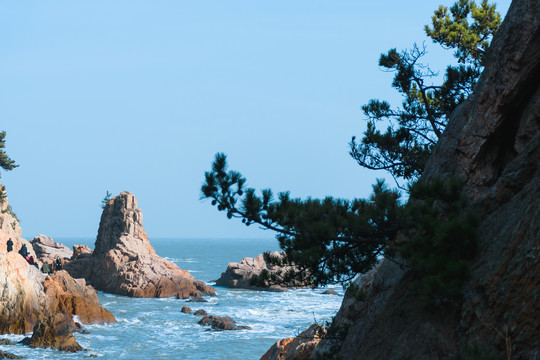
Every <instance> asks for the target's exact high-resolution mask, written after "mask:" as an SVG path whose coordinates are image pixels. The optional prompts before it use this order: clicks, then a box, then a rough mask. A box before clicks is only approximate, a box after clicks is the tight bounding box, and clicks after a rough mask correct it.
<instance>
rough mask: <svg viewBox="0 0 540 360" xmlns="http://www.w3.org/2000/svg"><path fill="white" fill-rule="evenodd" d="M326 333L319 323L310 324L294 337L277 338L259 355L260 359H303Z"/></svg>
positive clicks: (307, 357)
mask: <svg viewBox="0 0 540 360" xmlns="http://www.w3.org/2000/svg"><path fill="white" fill-rule="evenodd" d="M325 335H326V330H325V329H324V328H323V327H322V326H321V325H319V324H313V325H311V326H310V327H309V328H308V329H307V330H304V331H303V332H301V333H300V334H299V335H298V336H297V337H295V338H287V339H283V340H279V341H278V342H276V343H275V344H274V345H272V347H271V348H270V349H269V350H268V351H267V352H266V354H264V355H263V356H262V357H261V360H305V359H309V358H310V356H311V354H312V352H313V349H315V347H316V346H317V344H318V343H319V341H321V339H322V338H324V337H325Z"/></svg>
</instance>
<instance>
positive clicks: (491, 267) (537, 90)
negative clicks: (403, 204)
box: [276, 0, 540, 359]
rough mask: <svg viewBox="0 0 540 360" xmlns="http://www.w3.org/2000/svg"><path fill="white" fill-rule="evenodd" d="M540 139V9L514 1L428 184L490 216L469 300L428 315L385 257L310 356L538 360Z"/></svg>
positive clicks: (429, 170)
mask: <svg viewBox="0 0 540 360" xmlns="http://www.w3.org/2000/svg"><path fill="white" fill-rule="evenodd" d="M539 130H540V1H537V0H515V1H513V3H512V5H511V7H510V9H509V12H508V14H507V16H506V18H505V20H504V22H503V24H502V26H501V28H500V30H499V31H498V33H497V34H496V36H495V38H494V39H493V42H492V45H491V48H490V51H489V54H488V58H487V63H486V68H485V70H484V73H483V74H482V77H481V79H480V82H479V84H478V85H477V87H476V89H475V93H474V95H473V96H472V97H471V98H470V99H469V100H468V101H467V102H466V103H464V104H463V105H461V106H460V107H458V108H457V109H456V111H455V112H454V113H453V114H452V117H451V119H450V122H449V125H448V127H447V129H446V130H445V133H444V135H443V137H442V138H441V140H440V141H439V144H438V145H437V147H436V149H435V152H434V154H433V155H432V156H431V158H430V159H429V161H428V164H427V167H426V169H425V171H424V175H423V177H422V179H421V180H422V181H429V180H431V179H434V178H448V177H451V176H459V177H461V178H462V179H464V180H465V181H466V182H465V186H464V188H463V191H464V192H465V193H466V194H467V195H468V198H469V199H470V210H472V211H475V212H476V213H477V214H478V215H479V218H480V219H481V224H480V233H481V238H480V241H479V254H478V255H477V256H476V258H475V259H474V260H473V262H472V264H471V271H472V274H471V277H470V279H469V280H468V281H467V282H466V283H465V285H464V287H463V294H464V295H463V301H462V303H461V304H459V305H457V306H449V307H447V308H445V309H443V310H439V311H428V310H426V309H424V308H423V307H422V304H421V301H420V299H419V297H418V295H416V294H415V293H414V291H412V290H411V287H410V280H411V279H410V277H409V276H408V275H407V274H406V273H404V272H403V271H402V270H401V269H400V268H399V267H398V266H396V265H395V264H393V263H391V262H389V261H387V260H385V261H383V262H382V263H381V264H379V265H378V267H377V268H375V269H374V270H372V272H370V273H368V274H366V275H365V276H363V277H362V278H360V279H358V280H357V282H356V284H355V285H357V286H356V287H353V288H352V289H349V291H347V294H346V296H345V298H344V300H343V304H342V306H341V309H340V311H339V313H338V314H337V316H336V318H335V320H334V325H333V326H332V327H331V328H330V329H329V334H328V336H327V337H326V338H325V339H323V340H322V341H321V342H320V343H319V345H318V346H317V348H316V349H315V351H314V352H313V353H312V354H311V358H312V359H313V358H316V357H317V356H322V357H323V358H332V357H334V356H336V357H337V358H341V359H455V357H456V356H457V355H458V354H461V355H467V352H468V351H469V350H468V349H470V346H476V348H477V350H479V351H481V352H483V353H484V355H485V356H488V357H485V358H493V359H499V358H501V359H502V358H505V359H507V358H511V359H537V358H540V337H539V336H538V334H539V333H540V276H539V274H540V235H539V234H540V201H539V199H540V170H539V166H538V165H539V164H540V131H539ZM355 289H362V290H363V291H362V293H361V294H360V295H359V293H358V291H354V290H355ZM323 354H324V355H323ZM488 354H489V355H488ZM469 355H471V353H469ZM276 358H279V357H276ZM468 358H478V354H476V357H474V356H473V357H468ZM290 359H295V357H294V356H293V357H290Z"/></svg>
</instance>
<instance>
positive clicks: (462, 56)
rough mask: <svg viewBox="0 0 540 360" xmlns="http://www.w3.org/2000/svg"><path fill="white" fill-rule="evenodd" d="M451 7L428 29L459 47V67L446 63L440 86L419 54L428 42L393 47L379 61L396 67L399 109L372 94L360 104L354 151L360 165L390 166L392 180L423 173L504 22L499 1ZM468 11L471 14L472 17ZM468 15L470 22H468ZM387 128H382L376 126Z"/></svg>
mask: <svg viewBox="0 0 540 360" xmlns="http://www.w3.org/2000/svg"><path fill="white" fill-rule="evenodd" d="M450 12H451V14H449V13H448V9H447V8H445V7H442V6H441V7H440V8H439V9H438V10H437V11H435V15H434V16H433V18H432V22H433V28H430V27H428V26H426V33H427V35H428V36H429V37H431V38H432V39H433V41H434V42H436V43H439V44H441V45H442V46H443V47H445V48H449V49H456V53H455V56H456V58H457V59H458V62H459V63H460V65H459V66H448V67H447V69H446V73H445V76H444V79H443V82H442V83H441V84H440V85H435V84H433V81H430V80H434V78H435V77H437V75H438V74H437V73H436V72H434V71H432V70H431V69H430V68H429V67H428V66H427V65H426V64H423V63H421V59H422V58H423V57H424V56H425V55H426V50H425V47H418V46H417V45H414V46H413V48H412V49H411V50H404V51H398V50H396V49H391V50H390V51H388V52H387V53H386V54H382V55H381V57H380V59H379V66H381V67H382V68H383V69H385V70H387V71H390V72H394V73H395V75H394V80H393V82H392V87H394V88H395V89H396V90H397V91H398V92H399V93H400V94H401V95H402V96H403V102H402V107H401V108H396V109H392V108H391V106H390V104H389V103H388V102H387V101H381V100H378V99H372V100H370V101H369V103H368V104H366V105H364V106H363V107H362V110H363V112H364V114H365V116H366V118H367V130H366V131H365V132H364V136H363V138H362V139H361V140H360V141H357V140H356V137H353V138H352V140H351V142H350V143H349V146H350V155H351V156H352V157H353V158H354V159H355V160H356V161H357V162H358V164H360V165H361V166H363V167H365V168H368V169H371V170H386V171H388V172H389V173H390V174H391V175H392V176H393V177H394V179H396V182H397V179H398V178H403V179H405V180H406V181H411V180H414V179H417V178H418V177H420V175H421V174H422V171H423V169H424V167H425V164H426V161H427V159H428V157H429V155H430V154H431V152H432V151H433V147H434V146H435V144H436V143H437V141H438V140H439V138H440V136H441V134H442V133H443V131H444V129H445V128H446V125H447V123H448V118H449V116H450V114H451V113H452V111H453V110H454V109H455V108H456V107H457V106H458V105H459V104H461V103H462V102H463V101H465V99H467V97H468V96H469V95H470V94H471V93H472V89H473V88H474V85H475V84H476V82H477V80H478V77H479V76H480V73H481V70H482V68H481V65H482V64H483V59H484V54H485V51H486V50H487V48H488V46H489V43H490V40H491V37H492V35H493V34H494V33H495V32H496V31H497V29H498V27H499V25H500V15H499V14H498V13H497V12H495V5H489V4H488V3H487V1H483V2H482V5H481V6H480V7H477V6H476V5H475V3H474V1H468V0H459V1H458V2H457V3H456V4H455V5H454V6H452V7H451V8H450ZM469 15H470V16H469ZM469 17H471V18H472V22H471V23H469V20H468V19H469ZM380 124H382V126H384V127H386V130H380V129H379V128H378V125H380Z"/></svg>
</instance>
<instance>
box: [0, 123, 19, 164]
mask: <svg viewBox="0 0 540 360" xmlns="http://www.w3.org/2000/svg"><path fill="white" fill-rule="evenodd" d="M5 139H6V132H5V131H2V132H0V167H2V169H4V170H13V169H14V168H16V167H17V166H19V165H17V164H15V161H13V160H11V159H10V158H9V156H8V155H7V154H6V151H5V150H3V149H4V148H5V147H6V140H5Z"/></svg>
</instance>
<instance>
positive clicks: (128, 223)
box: [65, 192, 215, 298]
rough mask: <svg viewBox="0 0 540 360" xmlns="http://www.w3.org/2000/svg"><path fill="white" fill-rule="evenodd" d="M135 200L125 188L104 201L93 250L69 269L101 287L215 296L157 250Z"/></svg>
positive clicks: (145, 293)
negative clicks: (147, 232)
mask: <svg viewBox="0 0 540 360" xmlns="http://www.w3.org/2000/svg"><path fill="white" fill-rule="evenodd" d="M142 220H143V217H142V211H141V210H140V209H139V208H138V207H137V199H136V198H135V197H134V196H133V194H131V193H129V192H123V193H121V194H120V195H119V196H117V197H115V198H114V199H112V200H111V201H109V203H108V204H107V205H106V207H105V209H104V210H103V214H102V216H101V222H100V225H99V231H98V236H97V239H96V245H95V249H94V252H93V253H92V254H91V255H83V256H79V257H77V259H75V260H73V261H71V262H70V263H69V264H67V265H66V267H65V269H66V270H67V271H68V272H69V273H70V274H71V275H72V276H73V277H76V278H84V279H86V281H88V283H89V284H91V285H92V286H94V287H95V288H96V289H98V290H102V291H106V292H110V293H114V294H120V295H127V296H133V297H170V296H177V297H179V298H187V297H190V296H195V297H196V296H198V295H200V294H203V295H213V294H215V291H214V289H213V288H211V287H209V286H206V285H205V284H204V283H203V282H201V281H197V280H194V279H193V277H192V276H191V274H190V273H189V272H187V271H185V270H182V269H180V268H179V267H178V266H176V265H175V264H173V263H172V262H170V261H167V260H165V259H163V258H162V257H160V256H158V255H156V252H155V250H154V248H153V247H152V246H151V245H150V241H149V240H148V237H147V235H146V232H145V231H144V228H143V222H142Z"/></svg>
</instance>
